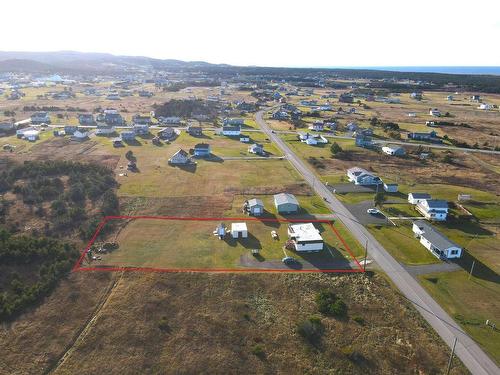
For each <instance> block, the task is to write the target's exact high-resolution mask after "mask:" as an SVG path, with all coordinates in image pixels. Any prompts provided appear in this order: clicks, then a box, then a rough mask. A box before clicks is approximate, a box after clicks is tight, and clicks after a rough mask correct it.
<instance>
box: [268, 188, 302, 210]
mask: <svg viewBox="0 0 500 375" xmlns="http://www.w3.org/2000/svg"><path fill="white" fill-rule="evenodd" d="M274 206H275V207H276V210H277V211H278V213H280V214H292V213H297V212H298V211H299V202H298V201H297V198H295V196H294V195H293V194H289V193H280V194H275V195H274Z"/></svg>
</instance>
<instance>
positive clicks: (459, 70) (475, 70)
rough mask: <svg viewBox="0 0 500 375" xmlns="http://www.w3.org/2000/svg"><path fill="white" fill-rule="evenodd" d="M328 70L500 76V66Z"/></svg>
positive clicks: (329, 67) (332, 67)
mask: <svg viewBox="0 0 500 375" xmlns="http://www.w3.org/2000/svg"><path fill="white" fill-rule="evenodd" d="M325 68H328V69H369V70H384V71H393V72H407V73H446V74H490V75H500V66H327V67H325Z"/></svg>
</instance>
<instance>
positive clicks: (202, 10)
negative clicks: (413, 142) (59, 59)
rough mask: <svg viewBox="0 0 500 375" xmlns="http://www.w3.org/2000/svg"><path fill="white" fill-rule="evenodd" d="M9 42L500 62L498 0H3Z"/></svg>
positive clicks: (354, 59) (119, 50) (54, 47)
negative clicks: (472, 0) (477, 0)
mask: <svg viewBox="0 0 500 375" xmlns="http://www.w3.org/2000/svg"><path fill="white" fill-rule="evenodd" d="M1 8H2V15H3V17H2V29H3V32H2V36H1V37H0V50H3V51H59V50H73V51H83V52H107V53H112V54H118V55H132V56H150V57H156V58H165V59H169V58H172V59H180V60H187V61H195V60H197V61H200V60H201V61H207V62H211V63H227V64H233V65H259V66H294V67H326V66H420V65H423V66H469V65H478V66H479V65H482V66H500V48H499V45H500V43H499V41H500V1H498V0H483V1H480V2H470V1H463V0H419V1H407V0H378V1H377V0H356V1H346V0H342V1H338V0H307V1H303V0H302V1H294V0H248V1H242V0H212V1H210V0H196V1H195V0H137V1H130V0H64V1H61V0H43V1H41V0H23V1H19V0H18V1H11V0H4V1H2V6H1Z"/></svg>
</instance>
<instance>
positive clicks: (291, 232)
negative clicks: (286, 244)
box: [288, 223, 323, 252]
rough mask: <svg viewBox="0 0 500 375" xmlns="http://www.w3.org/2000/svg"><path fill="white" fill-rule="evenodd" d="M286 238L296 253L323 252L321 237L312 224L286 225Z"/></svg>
mask: <svg viewBox="0 0 500 375" xmlns="http://www.w3.org/2000/svg"><path fill="white" fill-rule="evenodd" d="M288 238H289V239H290V241H292V243H293V247H294V249H295V250H296V251H298V252H302V251H306V252H311V251H314V252H316V251H321V250H323V237H321V234H320V233H319V230H318V229H316V227H315V226H314V225H313V223H305V224H290V225H288Z"/></svg>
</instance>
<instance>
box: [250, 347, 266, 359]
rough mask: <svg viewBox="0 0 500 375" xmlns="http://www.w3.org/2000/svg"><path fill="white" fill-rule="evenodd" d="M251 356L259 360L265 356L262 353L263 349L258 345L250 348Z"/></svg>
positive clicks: (263, 352)
mask: <svg viewBox="0 0 500 375" xmlns="http://www.w3.org/2000/svg"><path fill="white" fill-rule="evenodd" d="M252 354H253V355H254V356H256V357H259V358H261V359H262V358H264V357H265V356H266V353H265V351H264V347H263V346H262V345H260V344H256V345H254V346H253V347H252Z"/></svg>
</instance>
